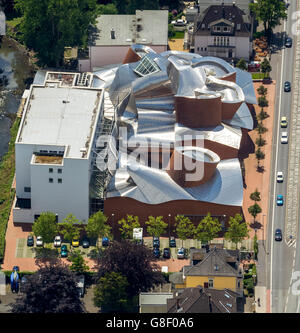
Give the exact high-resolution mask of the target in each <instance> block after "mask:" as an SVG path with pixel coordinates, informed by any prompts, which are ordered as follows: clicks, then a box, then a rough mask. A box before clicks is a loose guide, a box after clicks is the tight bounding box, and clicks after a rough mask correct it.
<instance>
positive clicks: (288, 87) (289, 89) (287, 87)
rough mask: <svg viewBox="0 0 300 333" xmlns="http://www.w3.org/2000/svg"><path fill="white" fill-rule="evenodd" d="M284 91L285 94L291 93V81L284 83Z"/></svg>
mask: <svg viewBox="0 0 300 333" xmlns="http://www.w3.org/2000/svg"><path fill="white" fill-rule="evenodd" d="M284 91H285V92H289V91H291V83H290V82H289V81H286V82H284Z"/></svg>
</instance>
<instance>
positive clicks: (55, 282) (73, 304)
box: [12, 240, 165, 313]
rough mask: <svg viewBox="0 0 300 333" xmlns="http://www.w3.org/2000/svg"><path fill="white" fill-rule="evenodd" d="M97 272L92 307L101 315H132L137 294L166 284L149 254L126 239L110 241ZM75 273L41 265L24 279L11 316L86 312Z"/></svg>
mask: <svg viewBox="0 0 300 333" xmlns="http://www.w3.org/2000/svg"><path fill="white" fill-rule="evenodd" d="M98 267H99V269H98V271H97V272H95V274H94V277H92V281H91V283H92V284H96V286H95V288H94V304H95V306H97V307H99V308H101V312H115V313H120V312H134V311H136V306H137V305H138V302H137V299H138V294H139V293H140V292H146V291H149V290H150V289H151V288H153V287H154V286H155V285H157V284H161V283H163V282H164V281H165V279H164V277H163V275H162V273H161V272H160V269H159V267H158V266H157V265H156V264H155V262H154V259H153V255H152V251H151V250H150V249H149V248H147V247H146V246H145V245H143V244H137V243H135V242H131V241H129V240H122V241H121V242H113V243H112V244H111V245H110V246H109V247H108V248H107V249H106V250H105V251H103V252H102V255H101V257H100V258H99V266H98ZM77 273H78V271H76V270H74V269H72V266H67V265H63V264H62V263H60V262H56V263H51V264H48V265H45V266H42V267H41V268H40V269H39V270H38V271H37V272H36V273H34V274H33V275H31V276H27V282H26V283H25V285H24V287H23V288H22V293H21V294H20V295H19V297H18V299H17V301H16V302H15V303H14V304H12V312H14V313H80V312H85V309H84V306H83V304H82V302H81V299H80V298H79V295H78V291H77V286H76V281H77Z"/></svg>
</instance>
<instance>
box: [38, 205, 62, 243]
mask: <svg viewBox="0 0 300 333" xmlns="http://www.w3.org/2000/svg"><path fill="white" fill-rule="evenodd" d="M32 231H33V233H34V235H35V236H36V237H37V236H42V238H43V241H44V242H45V243H51V242H53V239H54V237H55V236H56V235H57V232H58V228H57V223H56V216H55V214H53V213H51V212H46V213H42V214H41V215H40V216H39V217H38V218H37V220H36V221H35V222H34V224H33V226H32Z"/></svg>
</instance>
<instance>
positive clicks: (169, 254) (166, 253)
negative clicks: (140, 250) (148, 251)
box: [163, 247, 171, 259]
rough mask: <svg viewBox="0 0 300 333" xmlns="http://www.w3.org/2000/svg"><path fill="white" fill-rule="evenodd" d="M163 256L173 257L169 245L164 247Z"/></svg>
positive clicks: (166, 257)
mask: <svg viewBox="0 0 300 333" xmlns="http://www.w3.org/2000/svg"><path fill="white" fill-rule="evenodd" d="M163 257H164V258H165V259H170V258H171V250H170V249H169V248H168V247H166V248H164V250H163Z"/></svg>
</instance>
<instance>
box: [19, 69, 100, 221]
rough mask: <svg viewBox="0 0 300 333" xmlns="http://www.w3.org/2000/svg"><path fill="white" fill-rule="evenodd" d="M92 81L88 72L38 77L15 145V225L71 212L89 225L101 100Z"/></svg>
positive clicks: (47, 73)
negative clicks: (46, 214) (91, 179)
mask: <svg viewBox="0 0 300 333" xmlns="http://www.w3.org/2000/svg"><path fill="white" fill-rule="evenodd" d="M96 80H97V78H96V77H94V75H93V74H92V73H84V74H79V73H58V72H46V71H44V72H43V71H41V72H38V73H37V75H36V77H35V80H34V83H33V85H32V86H31V88H30V91H29V93H28V97H27V100H26V104H25V107H24V111H23V115H22V120H21V124H20V128H19V132H18V135H17V138H16V142H15V148H16V199H15V202H14V208H13V220H14V222H23V223H24V222H27V223H33V222H34V220H35V219H36V218H37V217H38V216H39V215H40V214H41V213H42V212H47V211H50V212H53V213H55V214H56V215H57V220H58V222H61V221H62V220H63V219H64V218H65V217H66V216H67V215H68V214H70V213H72V214H74V215H75V216H76V217H77V218H78V219H79V220H80V221H87V219H88V217H89V213H90V212H89V210H90V193H89V192H90V189H89V182H90V178H91V174H92V162H93V161H92V155H93V154H92V151H93V146H94V145H95V139H96V133H97V130H98V127H99V122H100V121H101V117H102V114H103V100H104V91H103V90H101V89H98V88H95V84H94V82H95V81H96Z"/></svg>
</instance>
